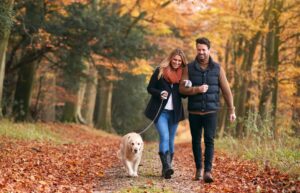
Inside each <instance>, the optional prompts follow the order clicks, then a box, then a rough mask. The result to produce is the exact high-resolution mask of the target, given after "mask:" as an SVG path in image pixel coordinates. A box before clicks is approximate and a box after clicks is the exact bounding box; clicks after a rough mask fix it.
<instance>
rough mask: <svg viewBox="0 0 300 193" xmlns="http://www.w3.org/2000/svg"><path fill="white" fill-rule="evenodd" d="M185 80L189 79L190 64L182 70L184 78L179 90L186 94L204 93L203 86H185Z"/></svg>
mask: <svg viewBox="0 0 300 193" xmlns="http://www.w3.org/2000/svg"><path fill="white" fill-rule="evenodd" d="M185 80H189V73H188V66H186V67H184V68H183V70H182V78H181V81H180V83H179V92H180V94H182V95H183V96H184V95H196V94H199V93H203V90H202V89H203V88H202V86H191V87H185Z"/></svg>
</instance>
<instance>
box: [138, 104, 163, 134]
mask: <svg viewBox="0 0 300 193" xmlns="http://www.w3.org/2000/svg"><path fill="white" fill-rule="evenodd" d="M163 102H164V99H162V100H161V103H160V106H159V108H158V111H157V113H156V115H155V117H154V119H153V120H152V121H151V123H150V124H149V125H148V126H147V127H146V128H145V129H143V130H142V131H141V132H139V133H138V134H140V135H141V134H142V133H144V132H146V131H147V130H148V129H149V128H150V126H151V125H152V124H153V123H154V120H155V119H156V118H157V116H158V114H159V111H160V109H161V107H162V104H163Z"/></svg>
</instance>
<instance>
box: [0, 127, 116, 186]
mask: <svg viewBox="0 0 300 193" xmlns="http://www.w3.org/2000/svg"><path fill="white" fill-rule="evenodd" d="M50 127H51V126H50ZM52 127H53V128H52V129H53V130H56V131H57V132H60V133H61V134H62V135H63V137H65V139H66V141H68V140H73V141H74V143H67V144H58V145H54V144H51V143H47V142H36V141H16V140H12V139H7V138H2V139H1V142H0V168H1V169H0V190H1V191H4V192H91V190H92V189H93V186H94V185H95V184H96V181H97V179H98V177H99V176H102V175H103V174H104V170H105V168H107V167H110V165H111V164H113V163H114V162H115V161H116V159H117V158H116V151H117V148H118V146H119V140H118V139H117V138H116V137H110V136H105V137H103V136H99V135H94V134H93V133H91V132H87V130H86V129H82V128H81V127H80V126H76V125H62V124H55V125H52Z"/></svg>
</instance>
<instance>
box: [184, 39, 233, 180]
mask: <svg viewBox="0 0 300 193" xmlns="http://www.w3.org/2000/svg"><path fill="white" fill-rule="evenodd" d="M196 49H197V56H196V58H195V60H194V61H193V62H191V63H189V64H188V65H187V67H186V68H185V69H184V71H183V75H182V81H181V83H180V87H179V92H180V93H181V94H183V95H187V96H188V111H189V122H190V129H191V135H192V146H193V154H194V160H195V164H196V175H195V180H200V178H201V177H202V176H201V170H202V152H201V135H202V128H203V130H204V144H205V153H204V158H205V159H204V175H203V180H204V182H206V183H210V182H213V177H212V174H211V171H212V161H213V154H214V137H215V131H216V127H217V111H218V109H219V91H220V89H221V90H222V93H223V96H224V99H225V101H226V103H227V106H228V110H229V119H230V121H231V122H233V121H234V120H235V119H236V115H235V108H234V106H233V97H232V93H231V90H230V87H229V83H228V81H227V78H226V75H225V71H224V69H223V68H222V67H221V66H220V65H219V64H217V63H216V62H214V61H213V59H212V58H211V57H210V41H209V40H208V39H207V38H198V39H197V40H196Z"/></svg>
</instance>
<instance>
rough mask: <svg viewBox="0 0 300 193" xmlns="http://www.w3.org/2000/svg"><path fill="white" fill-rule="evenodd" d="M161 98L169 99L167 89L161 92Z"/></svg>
mask: <svg viewBox="0 0 300 193" xmlns="http://www.w3.org/2000/svg"><path fill="white" fill-rule="evenodd" d="M160 98H161V99H162V100H165V99H167V98H168V92H167V91H165V90H163V91H162V92H161V93H160Z"/></svg>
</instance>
